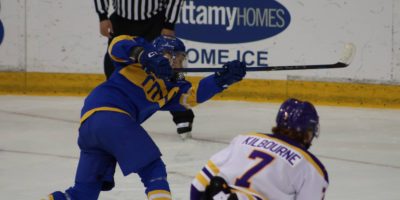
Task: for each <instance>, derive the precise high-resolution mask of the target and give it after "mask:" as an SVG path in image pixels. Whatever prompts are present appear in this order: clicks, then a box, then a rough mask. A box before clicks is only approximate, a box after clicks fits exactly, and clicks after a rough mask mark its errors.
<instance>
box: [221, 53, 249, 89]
mask: <svg viewBox="0 0 400 200" xmlns="http://www.w3.org/2000/svg"><path fill="white" fill-rule="evenodd" d="M222 68H223V69H222V71H218V72H215V80H216V82H217V84H218V85H219V86H221V87H223V88H227V87H228V86H230V85H232V84H234V83H236V82H238V81H241V80H242V79H243V77H244V76H245V75H246V63H245V62H240V61H238V60H234V61H230V62H228V63H226V64H225V65H223V66H222Z"/></svg>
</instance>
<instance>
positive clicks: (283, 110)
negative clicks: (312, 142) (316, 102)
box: [276, 98, 319, 137]
mask: <svg viewBox="0 0 400 200" xmlns="http://www.w3.org/2000/svg"><path fill="white" fill-rule="evenodd" d="M276 124H277V127H279V128H285V129H289V130H293V131H296V132H299V133H307V132H308V131H311V132H312V134H313V137H318V136H319V117H318V113H317V110H316V109H315V107H314V106H313V105H312V104H311V103H310V102H307V101H300V100H298V99H294V98H290V99H287V100H286V101H285V102H283V103H282V105H281V107H280V108H279V111H278V114H277V116H276Z"/></svg>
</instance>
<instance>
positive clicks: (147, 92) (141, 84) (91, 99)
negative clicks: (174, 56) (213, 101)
mask: <svg viewBox="0 0 400 200" xmlns="http://www.w3.org/2000/svg"><path fill="white" fill-rule="evenodd" d="M143 45H148V44H146V42H145V41H144V40H143V39H142V38H139V37H133V36H127V35H122V36H118V37H116V38H114V39H113V41H112V42H111V44H110V47H109V50H108V51H109V54H110V56H111V58H112V60H113V61H114V65H115V67H116V70H115V71H114V73H113V74H112V75H111V77H110V78H109V80H107V81H105V82H104V83H102V84H100V85H99V86H97V87H96V88H95V89H94V90H93V91H92V92H91V93H90V94H89V96H88V97H87V98H86V99H85V104H84V106H83V108H82V113H81V122H83V121H84V120H85V119H87V118H88V117H90V116H91V115H92V114H93V113H94V112H96V111H115V112H121V113H125V114H128V115H130V116H131V117H132V118H134V119H135V120H136V121H137V122H138V123H142V122H144V121H145V120H146V119H147V118H149V117H150V116H151V115H153V114H154V113H155V112H156V111H158V110H170V111H179V110H185V109H188V108H191V107H193V106H195V105H197V104H198V103H202V102H204V101H206V100H208V99H210V98H211V97H213V96H214V95H215V94H217V93H219V92H221V91H222V90H223V88H222V87H220V86H218V85H217V84H216V82H215V79H214V75H210V76H208V77H205V78H203V79H202V80H201V81H200V82H199V84H198V85H197V86H193V85H192V84H191V83H190V82H188V81H185V80H184V81H177V82H170V81H166V80H163V79H159V78H157V77H156V76H155V75H154V74H153V73H148V72H146V71H145V70H144V69H143V67H142V65H141V64H139V63H133V61H132V60H131V59H130V58H129V54H130V52H131V49H132V48H134V47H137V46H143Z"/></svg>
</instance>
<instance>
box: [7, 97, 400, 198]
mask: <svg viewBox="0 0 400 200" xmlns="http://www.w3.org/2000/svg"><path fill="white" fill-rule="evenodd" d="M82 103H83V98H79V97H32V96H0V200H3V199H4V200H5V199H16V200H32V199H36V200H38V199H40V198H42V197H45V196H46V195H47V194H48V193H50V192H52V191H55V190H64V189H66V188H68V187H69V186H71V185H72V183H73V181H74V176H75V169H76V165H77V162H78V155H79V149H78V146H77V144H76V139H77V129H78V125H79V124H78V121H79V113H80V108H81V106H82ZM278 106H279V105H278V104H267V103H248V102H235V101H210V102H207V103H205V104H203V105H200V106H198V107H196V108H195V109H194V112H195V115H196V118H195V123H194V128H193V132H192V134H193V137H194V138H195V140H189V141H182V140H181V139H180V138H179V137H178V135H177V134H176V133H175V126H174V124H173V122H172V118H171V116H170V114H169V113H167V112H159V113H157V114H155V115H154V116H153V117H152V118H151V119H150V120H148V121H147V122H146V123H144V127H145V129H146V130H148V132H149V133H150V135H151V136H152V138H153V139H154V140H155V141H156V143H157V144H158V145H159V147H160V149H161V151H162V152H163V154H164V155H163V159H164V161H165V163H166V164H167V170H168V172H169V177H168V178H169V182H170V184H171V189H172V193H173V197H174V199H176V200H188V199H189V188H190V182H191V180H192V178H193V176H194V175H195V174H196V173H197V171H198V170H200V169H201V167H202V166H203V164H204V163H205V162H206V160H207V159H208V158H209V157H210V156H211V155H212V154H213V153H214V152H216V151H218V150H219V149H221V148H223V147H225V146H226V144H227V143H228V142H229V141H230V140H231V139H232V138H233V137H234V136H235V135H237V134H241V133H247V132H251V131H260V132H268V131H269V130H270V128H271V127H272V126H273V124H274V117H275V114H276V111H277V109H278ZM317 110H318V111H319V113H320V118H321V122H320V123H321V136H320V138H319V139H318V140H316V141H315V142H314V145H313V146H312V147H311V152H313V153H314V154H315V155H317V157H319V158H320V160H321V161H322V162H323V163H324V165H325V167H326V168H327V170H328V173H329V177H330V187H329V189H328V192H327V196H326V199H328V200H330V199H334V200H346V199H348V200H355V199H362V200H376V199H384V200H399V199H400V187H399V182H400V110H380V109H361V108H344V107H325V106H317ZM115 178H116V187H115V188H114V189H113V191H111V192H103V193H101V195H100V199H102V200H117V199H118V200H123V199H145V195H144V194H143V191H144V188H143V186H142V184H141V182H140V180H139V178H138V176H137V175H135V174H133V175H129V176H127V177H123V176H122V174H121V172H120V171H119V169H118V171H117V173H116V177H115Z"/></svg>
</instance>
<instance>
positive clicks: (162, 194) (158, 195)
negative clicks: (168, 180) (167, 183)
mask: <svg viewBox="0 0 400 200" xmlns="http://www.w3.org/2000/svg"><path fill="white" fill-rule="evenodd" d="M147 197H148V199H149V200H171V199H172V197H171V192H169V191H167V190H153V191H151V192H149V193H148V194H147Z"/></svg>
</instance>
